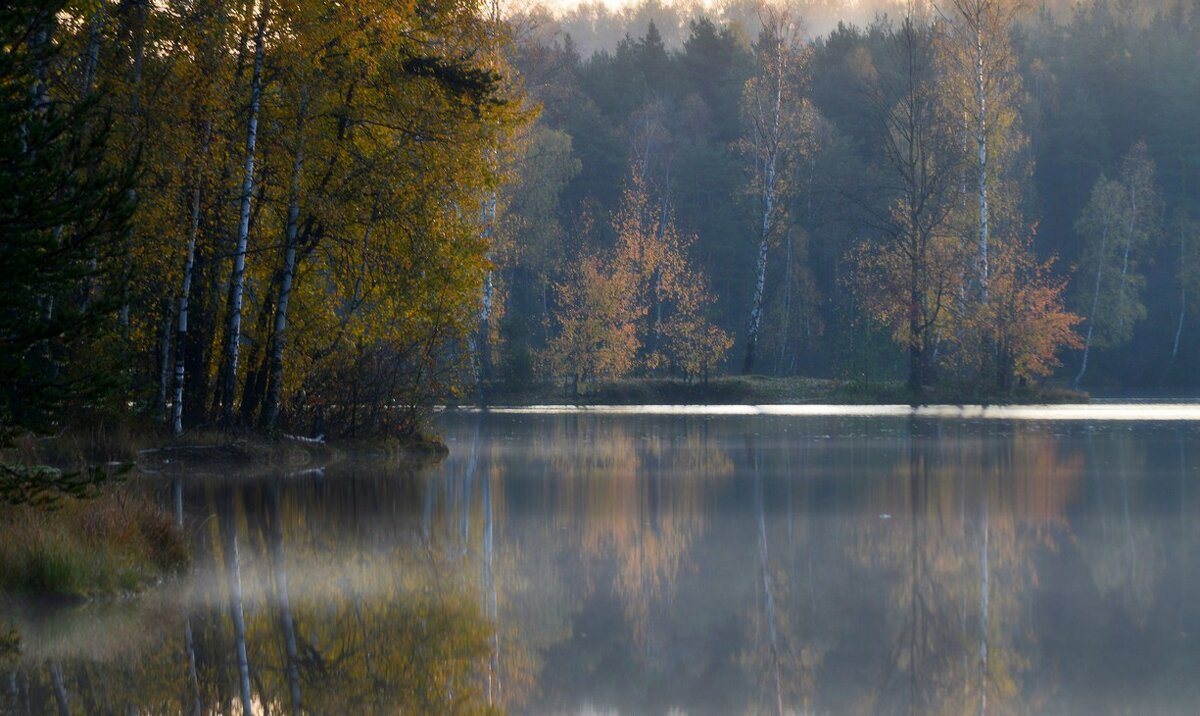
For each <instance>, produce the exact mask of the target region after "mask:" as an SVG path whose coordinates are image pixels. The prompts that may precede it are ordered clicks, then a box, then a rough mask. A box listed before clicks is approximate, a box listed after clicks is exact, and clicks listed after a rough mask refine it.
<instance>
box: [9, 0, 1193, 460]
mask: <svg viewBox="0 0 1200 716" xmlns="http://www.w3.org/2000/svg"><path fill="white" fill-rule="evenodd" d="M0 35H2V38H3V39H2V40H0V47H2V48H3V52H2V54H0V87H2V88H3V92H2V99H0V235H2V237H3V238H2V243H0V266H2V267H3V268H2V274H3V281H2V282H0V425H3V426H4V429H5V431H6V433H8V432H11V431H12V430H13V429H15V428H20V429H32V430H35V431H42V432H54V431H56V430H58V429H60V428H61V427H62V426H63V425H64V424H65V423H67V422H69V421H71V420H76V419H80V417H81V416H83V417H88V418H101V419H110V418H113V419H117V418H119V419H131V418H133V419H137V420H143V421H148V422H154V423H160V424H162V425H163V426H164V429H165V430H167V431H169V432H172V433H174V434H175V435H179V434H182V433H184V432H186V431H189V430H192V429H194V428H201V427H222V428H239V429H258V430H263V431H267V432H284V433H288V434H297V435H313V436H317V435H329V436H331V437H332V436H362V435H372V434H381V433H384V434H393V435H408V434H411V433H413V432H415V431H417V430H419V429H420V428H421V426H422V420H423V416H424V415H425V414H426V410H427V408H428V407H429V406H430V405H433V404H436V403H439V402H445V401H447V400H453V399H463V400H467V401H471V400H475V399H483V400H487V399H488V396H489V395H490V394H492V393H493V392H494V391H499V392H508V393H517V394H519V393H520V392H521V391H523V390H530V389H533V388H534V387H536V386H545V385H553V386H558V387H559V388H561V389H562V390H564V391H565V394H568V395H573V396H578V395H580V394H586V393H587V392H588V390H589V389H591V388H592V387H593V386H596V385H598V384H600V383H602V382H604V381H612V380H617V379H622V378H669V379H672V380H678V381H683V382H688V383H693V382H694V383H704V382H706V381H708V380H709V379H710V378H711V377H713V376H719V375H733V374H744V375H751V374H753V375H769V376H781V377H794V376H804V377H812V378H827V379H835V380H839V381H845V382H848V383H867V384H869V383H872V382H888V381H891V382H895V383H897V384H905V385H907V387H908V390H909V391H910V393H911V395H912V396H913V397H914V399H919V398H920V396H921V395H922V394H923V392H924V391H926V390H929V389H940V390H950V391H959V392H960V393H962V394H976V393H978V392H992V391H1000V392H1003V391H1008V390H1012V389H1014V388H1016V387H1019V386H1028V385H1036V384H1043V383H1048V382H1049V383H1055V384H1060V385H1070V386H1073V387H1077V388H1081V389H1084V390H1089V391H1093V392H1097V393H1103V392H1105V391H1109V392H1117V391H1135V392H1136V391H1150V390H1157V389H1159V388H1171V389H1179V388H1186V387H1192V386H1193V385H1194V383H1195V371H1194V370H1193V369H1192V365H1193V362H1194V360H1195V357H1196V353H1197V351H1200V331H1198V330H1197V327H1198V326H1197V322H1196V318H1197V317H1198V316H1200V310H1197V309H1198V308H1200V306H1197V296H1198V294H1200V241H1198V239H1200V218H1198V217H1200V191H1198V190H1197V186H1200V184H1198V182H1200V73H1197V72H1196V69H1197V65H1198V60H1200V56H1198V51H1200V4H1196V3H1191V2H1185V1H1183V0H1180V1H1179V2H1159V3H1154V4H1148V3H1133V2H1108V0H1097V1H1095V2H1083V3H1079V4H1076V5H1074V6H1071V7H1065V6H1062V4H1061V3H1060V4H1055V5H1046V6H1032V5H1030V4H1026V3H1022V2H1019V1H1018V0H945V1H944V2H935V3H930V4H927V5H919V4H909V5H899V4H898V5H894V6H892V5H881V6H871V7H869V8H866V7H859V6H857V5H855V7H854V12H853V13H850V12H849V11H847V9H846V7H842V8H841V10H839V6H838V5H837V4H836V3H832V4H831V3H807V4H806V3H803V2H797V3H782V2H781V3H772V4H756V3H750V2H746V1H745V0H732V1H731V2H729V3H726V4H724V5H717V6H704V7H701V6H685V5H677V6H671V5H663V4H661V3H659V2H657V0H646V2H644V3H643V4H641V5H635V6H631V7H628V8H626V9H624V10H609V9H606V8H605V7H604V6H602V5H583V6H580V7H579V8H576V9H574V10H566V11H551V10H549V9H546V8H544V7H532V8H531V7H528V6H524V5H520V4H514V5H511V6H503V5H499V4H495V3H486V4H485V3H480V2H477V1H474V0H406V1H402V2H392V3H378V2H374V1H373V0H352V1H351V2H348V3H339V4H336V5H334V4H327V3H320V2H305V1H304V0H294V1H293V0H288V1H283V0H187V1H184V0H167V1H165V2H159V3H150V2H146V0H93V1H91V2H81V1H77V0H19V1H18V2H13V3H8V4H6V5H5V8H4V9H3V10H2V11H0Z"/></svg>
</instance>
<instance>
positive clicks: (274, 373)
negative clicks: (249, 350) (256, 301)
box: [262, 99, 308, 430]
mask: <svg viewBox="0 0 1200 716" xmlns="http://www.w3.org/2000/svg"><path fill="white" fill-rule="evenodd" d="M307 111H308V103H307V99H301V100H300V109H299V114H298V115H297V118H296V148H295V150H294V152H293V154H292V189H291V196H290V198H289V200H288V215H287V228H286V229H285V230H284V251H283V272H282V274H281V276H280V279H279V300H278V302H277V303H276V306H275V331H274V333H273V334H272V338H271V372H270V375H269V376H268V377H267V403H266V405H265V406H264V408H263V418H262V422H263V427H265V428H267V429H268V430H270V429H273V428H274V427H275V423H276V421H277V420H278V418H279V404H280V401H281V399H282V395H283V349H284V345H285V339H286V335H287V318H288V305H289V304H290V302H291V298H292V283H293V281H294V280H295V276H296V236H297V232H298V229H299V222H300V192H301V189H302V187H303V179H304V120H305V115H306V114H307Z"/></svg>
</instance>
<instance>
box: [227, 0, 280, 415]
mask: <svg viewBox="0 0 1200 716" xmlns="http://www.w3.org/2000/svg"><path fill="white" fill-rule="evenodd" d="M269 7H270V3H269V0H266V1H264V2H263V5H262V8H261V9H260V10H259V15H258V28H257V30H256V31H255V35H254V70H253V74H252V76H251V80H250V122H249V126H248V127H247V129H246V164H245V167H244V169H243V179H242V196H241V212H240V215H239V220H238V239H237V250H236V251H235V252H234V257H233V274H232V276H231V277H230V283H231V289H230V296H229V337H228V340H229V345H228V347H227V348H228V354H227V356H226V367H225V390H224V396H223V397H224V400H225V405H224V417H225V423H226V424H232V423H233V407H234V403H235V402H236V400H235V396H236V393H237V368H238V344H239V343H240V341H241V336H242V292H243V288H244V284H245V278H246V243H247V241H248V240H249V237H250V200H251V197H252V196H253V195H254V158H255V144H256V142H257V141H258V106H259V102H260V100H261V98H262V65H263V53H264V46H263V45H264V36H265V35H266V29H267V10H268V8H269Z"/></svg>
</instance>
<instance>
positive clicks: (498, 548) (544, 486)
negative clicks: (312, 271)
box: [0, 406, 1200, 714]
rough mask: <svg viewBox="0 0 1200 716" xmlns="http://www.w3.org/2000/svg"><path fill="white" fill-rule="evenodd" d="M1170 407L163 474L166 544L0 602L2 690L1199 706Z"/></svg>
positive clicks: (674, 709)
mask: <svg viewBox="0 0 1200 716" xmlns="http://www.w3.org/2000/svg"><path fill="white" fill-rule="evenodd" d="M1088 410H1090V411H1091V412H1088ZM1189 410H1195V409H1191V408H1185V407H1180V406H1165V407H1154V406H1133V407H1127V406H1097V407H1095V408H1091V409H1084V411H1083V412H1082V413H1081V412H1080V411H1079V410H1078V409H1057V411H1056V410H1055V409H1051V410H1050V411H1049V412H1036V411H1035V412H1033V413H1024V414H1023V413H1005V412H1004V411H999V412H996V411H992V412H987V411H979V410H969V411H966V412H962V411H956V410H947V411H943V412H938V411H932V412H925V413H922V414H919V415H917V416H913V415H910V414H908V411H906V410H902V411H889V410H875V411H871V410H861V409H854V410H848V411H847V410H842V411H819V410H812V409H808V408H806V409H803V410H796V411H791V412H794V413H798V414H791V415H780V414H771V415H763V414H738V413H739V412H740V413H747V412H753V411H747V410H745V409H736V410H735V409H729V410H724V411H722V410H690V411H667V410H662V411H657V412H653V413H650V414H646V413H638V412H629V411H612V412H604V411H598V412H585V413H578V412H569V411H567V412H556V413H550V412H515V413H506V414H494V413H493V414H489V415H473V414H462V413H457V414H444V415H442V416H440V418H439V420H440V423H441V426H442V429H443V431H444V434H445V436H446V439H447V443H448V445H449V446H450V449H451V454H450V457H449V458H448V459H447V460H446V461H445V462H443V463H441V464H439V465H436V466H433V467H430V468H427V469H424V470H420V471H417V472H415V473H414V472H413V471H411V470H406V469H403V468H400V467H396V466H394V465H391V464H389V463H388V462H387V461H384V460H379V461H369V460H368V461H362V462H358V463H355V464H340V465H333V466H327V467H324V468H322V467H321V466H317V465H310V466H305V467H304V468H302V469H298V470H296V471H294V472H292V473H290V474H284V473H281V472H276V473H258V474H255V473H246V474H228V473H226V474H205V472H204V471H202V470H193V471H187V472H185V473H183V474H182V475H180V476H170V475H164V476H162V477H159V478H155V479H156V480H159V481H160V482H159V483H158V486H159V487H158V491H159V494H160V495H161V499H162V500H163V502H164V504H167V505H172V506H175V505H176V504H178V506H179V508H180V509H181V513H182V518H183V520H184V524H185V526H186V529H187V531H188V533H189V535H190V536H191V539H192V542H193V544H194V553H195V563H194V565H193V567H192V570H191V571H190V572H189V574H188V575H187V576H186V577H184V578H182V579H180V580H177V581H176V582H173V583H171V584H169V585H167V586H165V587H164V588H163V589H161V590H158V591H157V592H155V593H152V594H151V595H149V596H145V597H142V598H139V599H136V600H124V601H120V600H118V601H114V602H108V603H93V604H87V605H82V606H79V605H76V606H58V607H45V606H42V607H38V608H34V607H33V606H30V605H25V606H22V605H8V606H7V607H6V609H8V610H9V611H10V614H9V615H7V616H8V618H9V619H10V620H12V621H15V622H16V623H17V624H18V626H19V629H20V630H21V632H22V634H23V639H24V649H25V650H24V653H23V655H22V656H21V657H20V659H19V661H18V662H17V663H16V664H15V665H14V664H7V665H5V666H4V669H6V673H4V674H3V677H4V678H3V684H0V686H2V687H3V694H0V704H2V705H3V708H4V709H6V710H7V711H11V712H15V713H26V712H28V713H58V712H61V711H60V707H61V706H64V705H65V707H66V708H67V709H69V711H70V712H73V713H110V712H111V713H121V714H125V713H170V714H174V713H194V712H202V713H241V712H242V711H243V709H244V708H245V706H244V704H248V705H249V707H250V708H251V709H252V710H253V711H254V712H255V713H273V714H275V713H278V714H285V713H296V712H298V711H302V712H304V713H318V714H341V713H346V714H354V713H401V712H402V713H447V712H478V711H485V710H486V709H487V708H488V706H489V704H490V705H492V706H494V707H495V708H496V709H497V710H498V711H507V712H516V713H572V714H573V713H587V714H593V713H605V714H607V713H622V714H626V713H650V714H667V713H674V714H742V713H763V714H768V713H781V712H783V713H796V714H809V713H811V714H892V713H895V714H912V713H916V714H949V713H955V714H965V713H972V714H976V713H981V712H990V713H995V714H1020V713H1047V714H1194V713H1197V712H1200V678H1197V677H1198V675H1200V474H1198V472H1197V471H1198V470H1200V421H1196V420H1195V419H1197V418H1200V411H1197V414H1196V415H1192V414H1191V413H1190V412H1188V411H1189ZM1072 411H1074V412H1072ZM775 412H788V411H781V410H779V409H775ZM821 412H825V413H826V414H820V413H821ZM831 412H840V413H841V414H829V413H831ZM1124 417H1133V418H1137V419H1136V420H1125V419H1120V418H1124Z"/></svg>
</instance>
